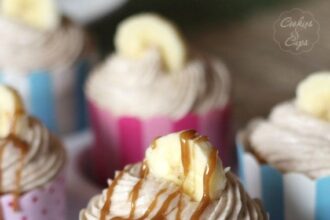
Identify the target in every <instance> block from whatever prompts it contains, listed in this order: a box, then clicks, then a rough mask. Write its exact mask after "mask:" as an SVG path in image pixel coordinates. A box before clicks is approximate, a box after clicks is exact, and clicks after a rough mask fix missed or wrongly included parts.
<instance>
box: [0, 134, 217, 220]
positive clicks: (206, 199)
mask: <svg viewBox="0 0 330 220" xmlns="http://www.w3.org/2000/svg"><path fill="white" fill-rule="evenodd" d="M156 140H157V139H155V140H154V141H153V142H152V144H151V148H152V149H155V148H156V147H157V145H156ZM189 140H193V141H195V142H204V141H208V138H207V137H206V136H198V135H197V132H196V131H194V130H188V131H184V132H182V133H181V134H180V144H181V161H182V167H183V172H184V179H183V184H184V181H185V179H186V178H187V176H188V173H189V169H190V165H191V157H190V146H189ZM217 155H218V152H217V150H216V149H214V150H212V152H211V153H210V156H209V160H208V165H207V167H206V168H205V171H204V176H203V183H204V189H203V198H202V200H201V202H200V203H199V205H198V207H197V209H196V210H195V212H194V213H193V215H192V217H191V220H198V219H199V218H200V217H201V215H202V214H203V212H204V211H205V209H206V208H207V207H208V205H209V204H210V202H211V198H210V195H209V190H210V182H211V178H212V176H213V174H214V171H215V169H216V162H217ZM124 172H125V171H122V172H121V173H120V174H119V175H118V176H117V177H116V178H115V179H114V181H113V182H112V184H111V185H110V186H109V188H108V191H107V198H106V202H105V204H104V206H103V208H102V210H101V218H100V219H101V220H105V217H106V216H107V215H108V214H109V212H110V207H111V197H112V194H113V191H114V188H115V187H116V185H117V184H118V181H119V180H120V179H121V178H122V176H123V174H124ZM148 174H149V169H148V166H147V164H146V162H145V161H144V162H143V164H142V166H141V169H140V180H139V181H138V182H137V183H136V184H135V185H134V187H133V189H132V191H131V192H130V194H129V199H130V201H131V210H130V214H129V217H128V218H122V217H114V218H112V219H111V220H132V219H134V214H135V209H136V201H137V199H138V196H139V192H140V190H141V187H142V185H143V181H144V180H145V178H146V177H147V175H148ZM183 184H182V185H181V187H180V189H179V190H177V191H175V192H173V193H171V194H170V195H169V196H168V197H167V198H166V199H165V201H164V202H163V204H162V206H161V207H160V209H159V210H158V212H157V213H156V215H155V216H154V217H153V218H152V220H159V219H165V218H166V216H165V215H166V214H167V213H166V212H167V211H168V208H169V206H170V205H171V203H172V201H173V200H174V199H175V198H176V197H177V196H178V195H179V196H180V197H179V201H178V211H177V213H176V220H181V212H182V210H183V202H182V198H183V193H182V188H183ZM165 192H166V189H162V190H160V191H159V192H158V193H157V195H156V197H155V199H154V200H153V201H152V202H151V204H150V205H149V207H148V209H147V210H146V212H145V213H144V214H143V216H141V217H139V218H137V220H144V219H146V218H148V217H149V215H150V213H151V212H152V211H153V210H154V209H155V208H156V206H157V202H158V200H159V197H160V196H161V195H162V194H164V193H165ZM0 220H1V219H0Z"/></svg>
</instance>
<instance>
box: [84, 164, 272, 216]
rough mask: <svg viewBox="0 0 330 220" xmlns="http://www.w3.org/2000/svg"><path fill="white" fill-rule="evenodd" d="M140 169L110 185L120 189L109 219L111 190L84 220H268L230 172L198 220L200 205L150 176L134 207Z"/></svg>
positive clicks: (97, 199) (128, 170)
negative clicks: (107, 203)
mask: <svg viewBox="0 0 330 220" xmlns="http://www.w3.org/2000/svg"><path fill="white" fill-rule="evenodd" d="M140 169H141V164H137V165H134V166H132V167H127V168H126V169H125V170H124V171H122V172H119V173H117V175H116V178H115V179H114V180H110V181H109V185H113V184H114V182H116V183H115V184H116V185H115V187H114V188H113V193H112V196H111V204H110V205H109V212H108V214H107V215H106V216H104V217H103V218H101V213H102V210H103V208H104V206H105V203H106V200H107V195H108V193H109V189H110V188H109V189H108V190H104V191H103V193H102V194H101V195H97V196H95V197H94V198H92V199H91V201H90V203H89V205H88V207H87V208H86V209H84V210H82V211H81V213H80V220H100V219H104V220H110V219H118V220H119V219H121V220H124V219H131V220H133V219H141V220H142V219H169V220H171V219H182V220H188V219H205V220H206V219H207V220H212V219H213V220H216V219H217V220H218V219H219V220H220V219H232V220H237V219H251V220H257V219H267V216H266V214H265V212H264V211H263V210H262V207H261V205H260V203H259V202H258V201H256V200H252V199H250V197H249V196H248V195H247V193H246V192H245V191H244V189H243V187H242V185H241V184H240V183H239V181H238V179H237V178H236V177H235V176H234V175H233V174H231V173H230V172H226V177H227V182H226V186H225V188H224V190H223V192H222V194H221V197H220V198H219V199H218V200H215V201H212V202H210V203H209V204H208V205H207V207H205V209H204V211H203V212H202V213H201V216H200V217H197V216H196V213H197V212H198V210H199V209H200V204H199V203H198V202H195V201H192V199H191V198H190V197H189V196H187V195H185V194H183V193H181V192H180V189H179V187H178V186H176V185H174V184H172V183H170V182H165V181H160V180H159V179H156V178H154V177H153V176H150V175H149V176H147V178H145V180H144V181H143V182H142V183H141V185H140V187H141V188H140V190H139V192H138V196H137V199H136V201H135V202H134V205H133V206H132V194H133V193H132V192H135V191H136V186H137V185H138V183H139V182H141V176H140V174H139V173H140ZM134 188H135V189H134ZM180 200H181V201H180ZM179 203H180V204H179ZM133 207H134V208H133ZM132 210H134V211H132Z"/></svg>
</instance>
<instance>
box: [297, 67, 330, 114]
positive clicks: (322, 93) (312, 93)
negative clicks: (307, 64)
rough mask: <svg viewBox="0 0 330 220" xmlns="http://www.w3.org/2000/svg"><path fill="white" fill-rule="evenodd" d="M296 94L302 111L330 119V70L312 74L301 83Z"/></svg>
mask: <svg viewBox="0 0 330 220" xmlns="http://www.w3.org/2000/svg"><path fill="white" fill-rule="evenodd" d="M296 94H297V98H296V103H297V106H298V107H299V108H300V109H301V110H302V111H304V112H307V113H309V114H312V115H314V116H316V117H319V118H321V119H323V120H327V121H330V72H317V73H314V74H312V75H310V76H309V77H307V78H306V79H305V80H304V81H302V82H301V83H300V84H299V86H298V88H297V91H296Z"/></svg>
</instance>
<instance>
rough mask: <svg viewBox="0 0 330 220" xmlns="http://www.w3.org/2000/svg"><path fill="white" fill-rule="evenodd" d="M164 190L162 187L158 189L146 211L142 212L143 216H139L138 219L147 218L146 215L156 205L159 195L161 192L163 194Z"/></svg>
mask: <svg viewBox="0 0 330 220" xmlns="http://www.w3.org/2000/svg"><path fill="white" fill-rule="evenodd" d="M165 192H166V189H162V190H160V191H159V192H158V193H157V195H156V197H155V199H154V200H153V201H152V202H151V204H150V206H149V207H148V209H147V211H146V212H145V213H144V215H143V216H141V217H140V218H138V220H143V219H145V218H147V217H148V216H149V215H150V213H151V212H152V211H153V210H154V209H155V208H156V205H157V202H158V199H159V197H160V196H161V195H162V194H164V193H165Z"/></svg>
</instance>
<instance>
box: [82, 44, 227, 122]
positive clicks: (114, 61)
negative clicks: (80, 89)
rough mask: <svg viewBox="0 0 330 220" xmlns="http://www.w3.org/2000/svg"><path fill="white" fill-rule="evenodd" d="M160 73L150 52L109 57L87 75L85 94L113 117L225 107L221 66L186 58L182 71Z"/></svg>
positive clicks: (153, 51)
mask: <svg viewBox="0 0 330 220" xmlns="http://www.w3.org/2000/svg"><path fill="white" fill-rule="evenodd" d="M164 69H165V68H164V63H163V61H162V58H161V56H160V53H159V52H158V51H157V50H156V49H150V50H149V51H147V52H146V53H145V55H144V56H143V57H142V58H139V59H132V58H127V57H124V56H121V55H119V54H117V53H115V54H113V55H112V56H110V57H109V58H108V59H107V60H106V62H105V63H104V64H103V65H102V66H100V67H99V68H98V69H96V70H95V72H94V73H93V74H92V76H91V77H90V79H89V81H88V84H87V95H88V96H89V98H90V99H91V100H92V101H94V102H96V103H97V104H98V105H100V106H101V107H103V108H105V109H108V110H110V111H111V112H113V113H114V114H117V115H132V116H138V117H144V118H145V117H151V116H154V115H164V116H170V117H172V118H180V117H182V116H184V115H185V114H187V113H189V112H197V113H205V112H207V111H209V110H210V109H212V108H217V107H223V106H224V105H225V104H226V103H227V101H228V96H229V90H230V88H229V84H230V82H229V76H228V71H227V69H226V67H225V66H224V65H223V64H222V63H221V62H219V61H216V60H215V59H213V58H210V57H206V56H202V55H199V54H192V55H191V59H190V60H188V61H187V63H186V65H185V67H184V68H183V69H182V70H180V71H177V72H166V71H164Z"/></svg>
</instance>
